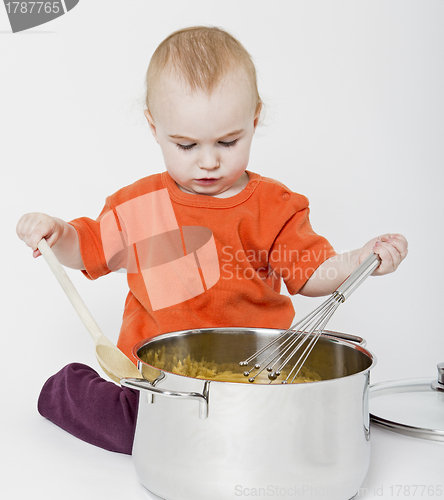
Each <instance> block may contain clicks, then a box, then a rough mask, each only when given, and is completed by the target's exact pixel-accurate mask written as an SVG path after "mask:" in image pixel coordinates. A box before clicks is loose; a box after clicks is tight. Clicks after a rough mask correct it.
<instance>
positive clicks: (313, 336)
mask: <svg viewBox="0 0 444 500" xmlns="http://www.w3.org/2000/svg"><path fill="white" fill-rule="evenodd" d="M380 262H381V260H380V258H379V256H378V255H376V254H374V253H373V254H370V255H369V256H368V257H367V258H366V259H365V260H364V261H363V262H362V264H361V265H360V266H359V267H358V268H357V269H355V270H354V271H353V272H352V273H351V274H350V276H349V277H348V278H347V279H346V280H345V281H344V282H343V283H342V284H341V285H340V286H339V287H338V288H337V289H336V290H335V291H334V292H333V294H332V295H331V296H330V297H329V298H328V299H327V300H326V301H325V302H324V303H322V304H321V305H320V306H318V307H317V308H316V309H314V310H313V311H312V312H311V313H309V314H307V316H305V317H304V318H303V319H301V320H300V321H298V322H297V323H295V324H294V325H292V326H291V327H290V328H289V329H288V330H285V331H283V332H282V333H280V334H279V335H278V336H277V337H276V338H275V339H274V340H273V341H272V342H270V343H269V344H267V345H265V346H264V347H262V348H261V349H259V351H257V352H256V353H254V354H253V355H252V356H250V357H249V358H247V359H246V360H245V361H241V362H240V363H239V364H240V365H241V366H248V365H249V364H250V363H251V362H252V361H255V363H254V365H253V367H252V368H251V369H250V370H248V371H245V372H244V375H245V376H249V375H250V374H251V372H252V371H253V370H259V371H258V372H257V373H256V375H254V376H253V377H250V378H249V379H248V380H249V381H250V382H254V381H255V380H256V378H257V377H258V376H259V375H260V374H261V373H262V372H263V371H264V370H265V369H266V370H267V371H268V372H269V374H268V378H269V379H270V383H271V382H273V381H274V380H276V379H277V378H278V377H279V375H280V374H281V372H282V370H283V369H284V367H285V366H287V364H289V362H290V361H291V359H292V358H294V357H295V356H296V353H297V352H298V351H300V350H301V349H302V348H303V347H304V346H305V348H304V350H303V352H302V354H301V355H300V356H299V358H298V359H297V360H296V362H295V363H294V364H293V366H292V368H291V370H290V372H289V373H288V375H287V376H286V378H285V380H283V381H282V383H284V384H286V383H288V381H289V379H290V378H291V377H292V379H291V383H293V382H294V381H295V379H296V377H297V375H298V374H299V372H300V371H301V369H302V367H303V366H304V363H305V361H306V360H307V358H308V356H309V355H310V353H311V352H312V351H313V348H314V347H315V345H316V343H317V342H318V340H319V338H320V336H321V335H322V332H323V331H324V329H325V327H326V325H327V323H328V321H329V320H330V318H331V317H332V316H333V314H334V312H335V311H336V309H337V308H338V307H339V305H340V304H342V303H343V302H345V300H346V299H347V298H348V297H349V296H350V295H351V294H352V293H353V292H354V290H356V288H357V287H358V286H359V285H360V284H361V283H362V282H363V281H364V280H365V279H366V278H367V277H368V276H370V274H371V273H372V272H373V271H374V270H375V269H376V268H377V267H378V266H379V264H380ZM285 337H287V338H285ZM307 342H308V344H307V345H305V344H306V343H307ZM276 344H277V346H276ZM273 346H276V347H275V348H274V349H273V350H272V351H271V352H269V353H267V351H269V350H270V349H271V348H273ZM264 353H266V357H265V358H264V359H263V360H262V361H261V360H260V356H262V354H264ZM263 364H264V366H262V365H263ZM276 366H277V369H276V370H275V369H274V368H275V367H276Z"/></svg>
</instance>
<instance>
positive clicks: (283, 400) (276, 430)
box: [122, 328, 375, 500]
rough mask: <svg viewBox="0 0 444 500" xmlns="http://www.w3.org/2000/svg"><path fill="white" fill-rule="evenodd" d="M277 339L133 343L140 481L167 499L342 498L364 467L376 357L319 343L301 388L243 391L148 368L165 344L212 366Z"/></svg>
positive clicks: (215, 332) (239, 336)
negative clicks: (311, 373)
mask: <svg viewBox="0 0 444 500" xmlns="http://www.w3.org/2000/svg"><path fill="white" fill-rule="evenodd" d="M278 333H279V331H278V330H270V329H268V330H267V329H251V328H250V329H244V328H242V329H240V328H227V329H204V330H192V331H189V330H188V331H183V332H174V333H170V334H166V335H162V336H160V337H156V338H154V339H152V340H149V341H144V342H141V343H140V344H138V345H137V346H136V348H135V351H134V352H135V354H136V355H137V357H138V359H139V362H138V363H139V369H140V370H141V372H142V374H143V376H144V378H146V379H147V380H146V381H141V380H136V379H126V380H123V381H122V384H123V385H125V386H127V387H131V388H133V389H138V390H140V391H141V397H140V402H139V414H138V419H137V427H136V434H135V440H134V448H133V458H134V463H135V467H136V470H137V473H138V476H139V478H140V480H141V482H142V484H143V485H144V486H145V487H146V488H147V489H148V490H149V491H151V492H152V493H154V494H155V495H157V496H159V497H160V498H163V499H165V500H209V499H212V500H230V499H236V498H244V497H253V496H256V497H266V498H279V500H283V499H295V498H298V499H302V498H304V499H328V500H347V499H349V498H352V497H353V496H355V495H356V493H357V492H358V490H359V488H360V487H361V486H362V483H363V481H364V479H365V476H366V474H367V470H368V466H369V460H370V441H369V438H370V434H369V411H368V390H369V372H370V369H371V368H372V367H373V366H374V364H375V358H374V356H373V355H372V354H371V353H370V352H369V351H367V350H366V349H364V348H363V347H362V346H361V345H354V344H352V343H350V342H346V341H344V340H340V339H337V338H333V337H327V336H324V337H323V338H321V339H320V341H319V342H318V343H317V345H316V348H315V349H314V350H313V352H312V354H311V355H310V357H309V359H308V360H307V365H308V367H309V368H311V369H313V370H315V371H316V372H318V373H319V374H320V375H321V377H322V378H323V380H322V381H320V382H312V383H305V384H287V385H283V384H275V383H274V384H272V385H269V384H256V383H255V384H242V383H230V382H219V381H214V380H213V381H206V380H201V379H197V378H190V377H185V376H182V375H176V374H173V373H170V372H165V371H162V370H159V369H157V368H154V367H152V366H150V365H148V364H147V363H146V362H144V361H143V359H144V357H145V355H146V353H147V352H148V351H149V350H151V349H154V350H155V351H157V350H158V349H159V348H160V347H162V346H165V348H166V350H167V352H168V350H169V349H173V350H177V349H181V350H185V351H186V352H189V353H190V354H191V357H192V358H194V359H196V360H200V359H201V358H202V357H205V359H206V360H214V361H215V362H217V363H227V362H231V363H232V362H236V361H239V360H242V359H245V358H246V357H248V355H249V354H251V353H253V352H255V351H256V350H257V349H258V348H261V347H263V346H264V345H266V344H267V343H268V342H270V340H272V338H274V337H275V336H276V335H277V334H278Z"/></svg>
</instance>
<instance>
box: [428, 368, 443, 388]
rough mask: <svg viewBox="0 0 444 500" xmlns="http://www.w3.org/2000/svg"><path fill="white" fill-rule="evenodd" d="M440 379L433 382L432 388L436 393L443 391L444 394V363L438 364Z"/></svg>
mask: <svg viewBox="0 0 444 500" xmlns="http://www.w3.org/2000/svg"><path fill="white" fill-rule="evenodd" d="M437 367H438V379H437V380H434V381H433V382H432V384H431V385H432V388H433V389H435V391H443V392H444V363H438V364H437Z"/></svg>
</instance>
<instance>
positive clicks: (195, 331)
mask: <svg viewBox="0 0 444 500" xmlns="http://www.w3.org/2000/svg"><path fill="white" fill-rule="evenodd" d="M211 331H213V332H214V331H216V333H223V332H229V333H236V332H239V333H240V332H246V331H247V332H256V331H261V332H276V333H278V332H283V331H285V330H284V329H281V328H255V327H245V328H243V327H214V328H194V329H190V330H178V331H174V332H168V333H163V334H161V335H157V336H156V337H149V338H146V339H143V340H141V341H140V342H138V343H137V344H135V345H134V347H133V349H132V353H133V356H134V357H135V358H136V360H137V365H138V368H139V371H141V367H140V365H139V364H143V365H145V366H149V367H150V368H153V369H155V370H158V371H159V372H161V373H165V374H169V375H171V376H177V377H183V378H185V379H188V380H190V379H191V380H198V381H202V382H205V381H208V382H211V383H212V384H213V383H222V384H233V385H236V386H239V385H242V386H244V385H245V386H248V385H249V386H256V387H258V386H261V387H268V386H273V387H279V386H282V387H288V386H299V385H303V386H304V385H306V384H314V383H316V384H321V383H326V382H334V381H335V380H341V379H344V378H349V377H353V376H355V375H356V376H357V375H359V374H362V373H365V372H367V371H368V372H369V371H370V370H371V369H372V368H374V366H375V365H376V362H377V359H376V356H375V355H374V354H373V353H372V352H371V351H369V350H368V349H367V348H365V347H363V346H362V345H360V344H356V343H353V342H351V341H348V340H344V339H342V338H339V337H335V336H334V333H335V332H333V331H330V330H328V331H325V332H323V333H322V334H321V337H322V338H324V339H326V340H327V341H329V342H333V343H337V344H340V345H345V346H347V347H350V348H352V349H356V350H358V351H360V352H362V353H363V354H364V355H365V356H367V357H368V358H369V359H370V361H371V364H370V366H368V367H367V368H365V369H364V370H361V371H359V372H356V373H352V374H351V375H345V376H343V377H338V378H333V379H326V380H316V381H312V382H305V383H304V384H272V383H270V384H269V383H267V384H260V383H254V384H246V383H242V382H229V381H224V380H214V379H206V378H197V377H189V376H188V375H182V374H180V373H173V372H170V371H168V370H164V369H162V368H158V367H157V366H153V365H150V364H149V363H147V362H146V361H143V360H142V359H140V357H139V356H138V354H137V353H138V351H139V349H141V348H142V347H145V346H146V345H147V344H149V343H150V342H154V341H158V340H162V339H168V338H171V337H182V336H185V335H187V336H189V335H197V334H200V333H205V332H211Z"/></svg>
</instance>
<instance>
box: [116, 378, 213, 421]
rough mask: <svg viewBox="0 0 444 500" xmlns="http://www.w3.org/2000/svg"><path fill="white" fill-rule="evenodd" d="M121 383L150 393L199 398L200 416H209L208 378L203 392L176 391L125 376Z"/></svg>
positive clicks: (172, 396) (170, 396)
mask: <svg viewBox="0 0 444 500" xmlns="http://www.w3.org/2000/svg"><path fill="white" fill-rule="evenodd" d="M120 384H121V385H123V386H125V387H128V388H129V389H135V390H137V391H148V392H149V393H150V394H157V395H159V396H166V397H169V398H182V399H194V400H197V401H199V417H200V418H202V419H204V418H208V402H209V395H210V394H209V393H210V382H209V381H208V380H205V383H204V389H203V391H202V392H203V394H200V393H199V392H176V391H168V390H165V389H159V388H158V387H154V386H153V385H152V384H150V382H148V380H142V379H139V378H124V379H122V380H121V381H120Z"/></svg>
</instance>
